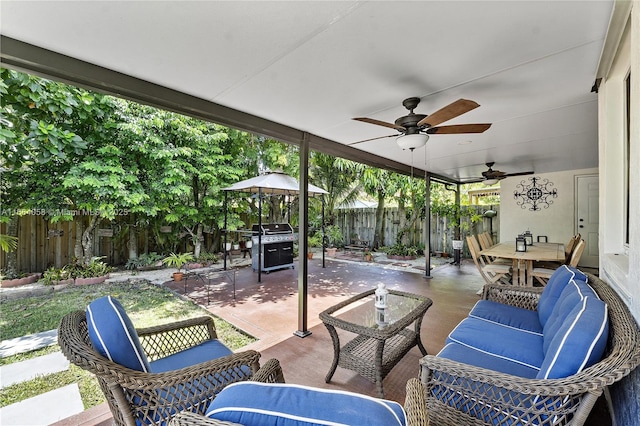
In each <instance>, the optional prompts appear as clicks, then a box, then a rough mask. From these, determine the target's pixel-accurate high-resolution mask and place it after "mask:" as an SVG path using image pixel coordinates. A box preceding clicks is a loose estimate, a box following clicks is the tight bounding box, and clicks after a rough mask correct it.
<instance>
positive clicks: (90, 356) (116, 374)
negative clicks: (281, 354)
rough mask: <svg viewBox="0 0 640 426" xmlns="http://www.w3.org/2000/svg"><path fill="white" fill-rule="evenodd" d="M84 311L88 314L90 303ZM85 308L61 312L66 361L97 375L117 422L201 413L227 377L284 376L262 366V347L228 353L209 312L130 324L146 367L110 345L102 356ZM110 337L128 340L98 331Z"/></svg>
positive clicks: (268, 378)
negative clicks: (148, 324)
mask: <svg viewBox="0 0 640 426" xmlns="http://www.w3.org/2000/svg"><path fill="white" fill-rule="evenodd" d="M95 302H97V301H94V302H92V304H93V303H95ZM90 306H91V305H90ZM120 306H121V305H120ZM87 312H89V315H90V316H91V311H90V310H89V309H87ZM87 312H85V311H76V312H72V313H70V314H67V315H66V316H65V317H63V318H62V320H61V322H60V325H59V328H58V343H59V344H60V348H61V350H62V353H63V354H64V355H65V356H66V357H67V358H68V359H69V361H71V362H72V363H73V364H75V365H77V366H79V367H81V368H83V369H85V370H88V371H90V372H92V373H94V374H95V375H96V377H97V379H98V383H99V384H100V387H101V389H102V391H103V393H104V395H105V397H106V400H107V403H108V404H109V408H110V410H111V413H112V414H113V419H114V423H115V424H117V425H126V426H134V425H137V424H157V425H165V424H167V423H168V422H169V421H170V420H171V418H172V417H173V416H175V415H176V414H178V413H179V412H181V411H184V410H186V411H192V412H197V413H204V410H205V409H206V408H207V407H208V406H209V404H210V403H211V401H213V400H214V399H215V397H216V395H217V394H218V393H219V392H220V391H221V390H222V389H223V388H224V387H226V386H228V385H229V384H231V383H235V382H240V381H247V380H251V379H255V378H256V377H257V378H259V379H260V380H262V381H282V379H281V377H279V376H278V374H281V371H279V370H278V369H274V366H273V365H271V367H270V368H269V367H268V368H260V365H259V360H260V353H258V352H256V351H244V352H238V353H232V352H231V351H230V350H229V349H228V348H226V347H225V346H224V345H222V343H220V342H218V341H217V336H216V331H215V325H214V322H213V318H211V317H209V316H204V317H199V318H194V319H188V320H183V321H178V322H174V323H170V324H165V325H160V326H156V327H149V328H144V329H138V330H135V329H132V328H130V329H129V330H127V331H129V332H131V334H132V337H133V339H132V340H135V341H136V343H138V342H139V344H136V345H135V346H137V349H139V350H140V352H141V353H140V354H139V355H141V356H140V357H141V358H144V360H143V361H144V363H145V364H146V368H142V369H141V368H138V367H139V366H138V365H135V364H136V363H137V361H138V357H130V358H132V359H133V361H131V359H130V360H129V362H127V361H122V360H118V361H119V362H115V361H113V360H111V359H109V358H110V357H111V358H113V353H112V352H113V350H112V351H111V352H110V353H109V355H108V356H105V355H104V354H103V353H100V349H97V348H96V346H95V344H94V343H93V342H92V339H91V337H90V332H89V329H90V326H89V325H88V321H87ZM120 314H123V313H122V312H120ZM125 316H126V315H125ZM89 322H91V320H90V321H89ZM129 325H130V326H131V327H132V325H131V324H130V323H129ZM108 328H116V327H115V326H112V327H108ZM125 329H126V328H125ZM136 334H137V336H136ZM110 337H111V338H112V339H114V340H117V341H118V342H120V343H128V342H129V340H130V339H127V338H123V337H122V336H121V335H117V334H114V335H113V336H107V335H106V332H105V333H104V335H102V336H101V338H102V339H103V340H105V341H106V340H108V339H109V338H110ZM131 346H133V345H131ZM132 363H133V365H131V364H132ZM124 364H129V365H124ZM174 367H175V368H174Z"/></svg>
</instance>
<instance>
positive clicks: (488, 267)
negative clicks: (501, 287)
mask: <svg viewBox="0 0 640 426" xmlns="http://www.w3.org/2000/svg"><path fill="white" fill-rule="evenodd" d="M467 246H469V252H470V253H471V257H472V258H473V263H475V265H476V267H477V268H478V271H480V275H481V276H482V278H484V280H485V281H486V282H487V284H493V283H495V282H501V283H503V284H511V266H509V265H505V264H498V263H489V262H487V261H486V260H485V258H484V257H483V256H482V255H481V254H480V244H479V243H478V240H477V239H476V237H475V235H469V236H467Z"/></svg>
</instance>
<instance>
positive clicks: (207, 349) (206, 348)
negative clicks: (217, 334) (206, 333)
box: [151, 340, 233, 373]
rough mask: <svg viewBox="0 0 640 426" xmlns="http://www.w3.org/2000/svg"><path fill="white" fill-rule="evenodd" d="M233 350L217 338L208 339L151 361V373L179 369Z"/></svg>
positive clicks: (225, 354)
mask: <svg viewBox="0 0 640 426" xmlns="http://www.w3.org/2000/svg"><path fill="white" fill-rule="evenodd" d="M232 353H233V352H232V351H231V349H229V348H227V347H226V346H225V345H224V344H223V343H222V342H221V341H219V340H208V341H206V342H204V343H201V344H199V345H197V346H194V347H192V348H189V349H185V350H183V351H180V352H177V353H175V354H173V355H169V356H168V357H165V358H160V359H158V360H156V361H152V362H151V371H152V372H153V373H164V372H166V371H172V370H179V369H181V368H185V367H190V366H192V365H195V364H199V363H201V362H206V361H211V360H212V359H216V358H221V357H223V356H227V355H231V354H232Z"/></svg>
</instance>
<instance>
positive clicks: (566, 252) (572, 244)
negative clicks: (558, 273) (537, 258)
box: [535, 233, 582, 269]
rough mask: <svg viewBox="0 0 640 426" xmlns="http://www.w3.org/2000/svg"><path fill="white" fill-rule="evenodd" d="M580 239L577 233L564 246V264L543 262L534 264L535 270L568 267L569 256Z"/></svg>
mask: <svg viewBox="0 0 640 426" xmlns="http://www.w3.org/2000/svg"><path fill="white" fill-rule="evenodd" d="M581 239H582V236H581V235H580V234H579V233H578V234H576V235H573V236H572V237H571V238H570V239H569V242H568V243H567V244H566V245H565V246H564V262H556V261H552V260H545V261H542V262H535V267H536V268H546V269H556V268H558V267H560V266H562V265H568V264H569V261H570V260H571V255H572V254H573V251H574V250H575V248H576V245H577V242H578V241H580V240H581Z"/></svg>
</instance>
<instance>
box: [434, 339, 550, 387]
mask: <svg viewBox="0 0 640 426" xmlns="http://www.w3.org/2000/svg"><path fill="white" fill-rule="evenodd" d="M437 356H439V357H441V358H446V359H450V360H452V361H458V362H463V363H465V364H469V365H474V366H476V367H481V368H486V369H488V370H493V371H499V372H501V373H506V374H512V375H514V376H519V377H524V378H527V379H533V378H535V377H536V375H537V374H538V372H539V371H540V369H538V368H534V367H533V366H530V365H525V364H523V363H520V362H516V361H514V360H512V359H507V358H505V357H503V356H499V355H496V354H492V353H489V352H485V351H482V350H480V349H477V348H472V347H470V346H463V345H460V344H458V343H453V342H452V343H447V344H446V345H445V347H444V348H443V349H442V350H441V351H440V353H438V355H437Z"/></svg>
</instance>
